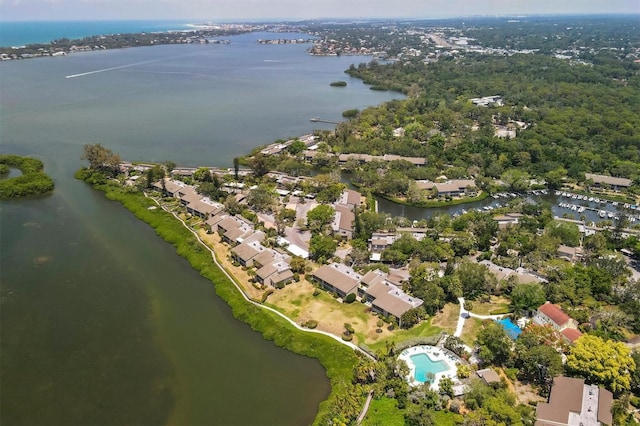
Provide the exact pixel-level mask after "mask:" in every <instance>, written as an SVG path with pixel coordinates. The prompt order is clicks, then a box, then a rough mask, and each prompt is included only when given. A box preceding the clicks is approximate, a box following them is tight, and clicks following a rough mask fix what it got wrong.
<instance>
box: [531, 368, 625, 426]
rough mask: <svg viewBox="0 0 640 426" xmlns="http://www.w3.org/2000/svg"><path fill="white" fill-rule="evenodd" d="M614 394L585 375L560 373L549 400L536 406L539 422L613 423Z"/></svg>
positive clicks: (598, 425) (542, 424)
mask: <svg viewBox="0 0 640 426" xmlns="http://www.w3.org/2000/svg"><path fill="white" fill-rule="evenodd" d="M612 404H613V394H612V393H611V392H609V391H608V390H606V389H604V388H601V387H598V386H596V385H588V384H585V381H584V379H577V378H572V377H564V376H558V377H556V378H554V379H553V385H552V386H551V393H550V394H549V400H548V402H541V403H539V404H538V405H537V406H536V423H535V425H536V426H551V425H554V426H556V425H557V426H561V425H567V426H568V425H585V426H586V425H590V426H601V425H611V424H613V416H612V414H611V406H612Z"/></svg>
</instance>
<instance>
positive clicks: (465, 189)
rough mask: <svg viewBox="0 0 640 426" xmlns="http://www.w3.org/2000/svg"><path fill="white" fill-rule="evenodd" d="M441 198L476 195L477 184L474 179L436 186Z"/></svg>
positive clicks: (455, 180)
mask: <svg viewBox="0 0 640 426" xmlns="http://www.w3.org/2000/svg"><path fill="white" fill-rule="evenodd" d="M434 186H435V188H436V191H437V192H438V196H439V197H446V196H449V197H461V196H463V195H469V194H472V193H475V191H476V183H475V181H474V180H472V179H453V180H449V181H447V182H443V183H435V184H434Z"/></svg>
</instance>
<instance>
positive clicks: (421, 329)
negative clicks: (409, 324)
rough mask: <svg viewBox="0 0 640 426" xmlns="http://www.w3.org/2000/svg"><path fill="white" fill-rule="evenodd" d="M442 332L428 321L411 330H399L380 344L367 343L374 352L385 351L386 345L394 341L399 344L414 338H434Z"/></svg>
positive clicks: (381, 340) (380, 341) (383, 339)
mask: <svg viewBox="0 0 640 426" xmlns="http://www.w3.org/2000/svg"><path fill="white" fill-rule="evenodd" d="M441 331H442V329H441V328H440V327H436V326H434V325H432V324H431V320H427V321H423V322H422V323H421V324H418V325H417V326H415V327H413V328H411V329H409V330H397V331H395V332H394V333H393V335H390V336H388V337H386V338H382V339H380V340H379V341H378V342H375V343H372V344H369V343H367V345H368V346H369V348H371V349H372V350H374V351H377V350H380V349H384V347H385V343H386V342H387V341H392V342H394V343H399V342H402V341H405V340H409V339H412V338H414V337H428V336H434V335H436V334H438V333H440V332H441Z"/></svg>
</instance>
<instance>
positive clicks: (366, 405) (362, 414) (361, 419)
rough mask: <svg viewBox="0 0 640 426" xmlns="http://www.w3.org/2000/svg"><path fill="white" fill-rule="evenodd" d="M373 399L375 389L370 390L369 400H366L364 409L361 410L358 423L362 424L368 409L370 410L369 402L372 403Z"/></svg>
mask: <svg viewBox="0 0 640 426" xmlns="http://www.w3.org/2000/svg"><path fill="white" fill-rule="evenodd" d="M371 399H373V391H369V395H367V400H366V401H365V402H364V407H362V411H360V415H359V416H358V419H357V420H356V424H360V423H362V421H363V420H364V416H366V415H367V411H369V404H371Z"/></svg>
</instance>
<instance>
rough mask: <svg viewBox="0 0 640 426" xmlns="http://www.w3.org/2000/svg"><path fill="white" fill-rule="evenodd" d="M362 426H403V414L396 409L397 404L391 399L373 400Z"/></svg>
mask: <svg viewBox="0 0 640 426" xmlns="http://www.w3.org/2000/svg"><path fill="white" fill-rule="evenodd" d="M362 424H363V425H364V426H378V425H384V426H403V425H404V412H403V410H400V409H399V408H398V403H397V401H396V400H395V399H393V398H380V399H374V400H372V401H371V405H370V406H369V411H368V412H367V416H366V417H365V418H364V421H363V422H362Z"/></svg>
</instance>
